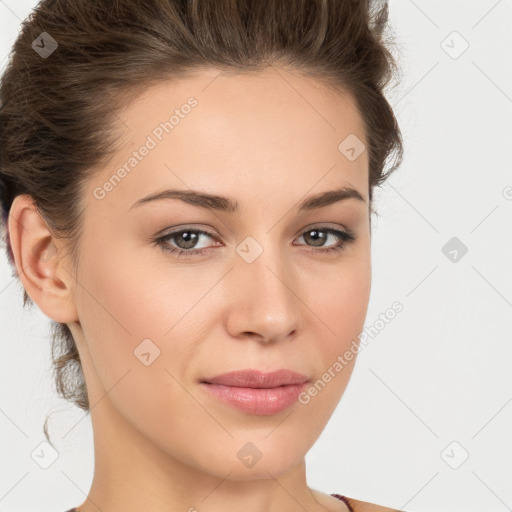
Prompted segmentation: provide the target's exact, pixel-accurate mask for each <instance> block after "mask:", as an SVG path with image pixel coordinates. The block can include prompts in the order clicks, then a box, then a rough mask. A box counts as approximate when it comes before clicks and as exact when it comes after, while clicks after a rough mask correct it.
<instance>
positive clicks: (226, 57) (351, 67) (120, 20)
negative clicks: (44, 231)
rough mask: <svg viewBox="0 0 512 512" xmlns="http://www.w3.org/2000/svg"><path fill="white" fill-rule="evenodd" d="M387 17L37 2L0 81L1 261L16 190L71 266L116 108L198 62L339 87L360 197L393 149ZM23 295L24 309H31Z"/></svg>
mask: <svg viewBox="0 0 512 512" xmlns="http://www.w3.org/2000/svg"><path fill="white" fill-rule="evenodd" d="M387 25H388V7H387V3H386V2H384V3H383V2H382V1H380V2H375V1H371V0H116V1H112V2H92V1H91V0H73V1H69V0H43V1H41V2H40V3H39V4H38V6H37V7H36V8H35V9H34V11H33V12H32V13H31V14H30V15H29V17H28V18H27V19H26V20H25V21H24V22H23V24H22V27H21V31H20V34H19V36H18V38H17V40H16V42H15V43H14V46H13V51H12V53H11V55H10V59H9V62H8V65H7V68H6V70H5V72H4V74H3V76H2V78H1V91H0V101H1V106H0V193H1V197H0V200H1V204H2V210H3V222H2V228H3V229H2V231H3V238H4V239H5V243H6V248H7V255H8V258H9V261H10V263H11V264H12V265H13V266H14V259H13V254H12V250H11V247H10V243H9V234H8V232H7V218H8V214H9V210H10V208H11V205H12V202H13V200H14V198H15V197H16V196H17V195H19V194H29V195H30V196H31V197H32V198H33V199H34V202H35V205H36V208H37V210H38V211H39V213H40V214H41V216H42V217H43V218H44V219H45V221H46V222H47V224H48V227H49V228H50V229H51V231H52V234H54V235H55V236H57V237H59V238H63V239H65V241H66V247H67V248H69V250H70V254H71V256H72V264H73V265H74V268H75V270H76V268H77V265H78V247H79V245H78V242H79V239H80V221H81V214H82V202H81V201H82V200H83V197H82V195H81V191H82V188H81V187H82V186H83V184H84V183H85V182H86V180H88V179H89V178H90V177H91V175H92V173H93V172H94V169H95V168H98V166H100V165H104V164H105V163H107V162H108V161H109V157H110V156H111V155H112V154H113V152H114V151H115V149H116V145H115V141H116V133H115V130H114V128H115V126H116V111H117V110H118V109H120V108H121V107H122V106H123V105H126V104H127V102H129V101H130V100H131V99H133V98H134V97H135V95H136V94H138V93H140V92H142V91H143V90H144V89H145V88H147V87H148V86H150V85H152V84H156V83H158V82H159V81H163V80H169V79H171V80H172V78H174V77H183V76H186V74H187V73H189V72H191V71H194V70H199V69H200V68H201V67H203V66H206V67H212V66H215V67H218V68H219V70H233V71H235V72H237V71H240V72H243V71H246V72H247V71H258V70H259V69H262V68H263V67H265V66H268V65H274V64H281V65H285V66H289V67H290V68H291V69H294V70H297V71H299V72H302V73H304V74H305V75H309V76H312V77H314V78H316V79H318V80H323V81H324V82H325V83H327V84H329V85H330V86H332V87H334V88H335V89H337V90H339V91H348V92H349V93H350V94H351V95H352V97H353V98H354V99H355V101H356V104H357V106H358V108H359V111H360V114H361V116H362V118H363V121H364V124H365V128H366V135H367V141H368V147H367V150H368V156H369V184H368V187H369V198H370V204H371V203H372V191H373V188H374V187H375V186H378V185H380V184H381V183H383V182H384V180H385V179H387V177H388V176H389V174H391V172H392V171H394V170H395V169H396V168H398V167H399V166H400V164H401V161H402V154H403V147H402V138H401V133H400V130H399V127H398V124H397V121H396V119H395V117H394V114H393V111H392V108H391V106H390V105H389V103H388V101H387V100H386V98H385V97H384V89H385V88H386V87H387V86H388V84H389V83H390V79H391V78H392V77H393V76H394V75H395V74H397V72H399V69H398V66H397V65H396V62H395V60H394V58H393V56H392V54H391V51H390V49H389V48H388V45H389V44H390V43H392V42H393V41H392V39H391V38H390V37H389V33H388V30H386V29H387ZM43 32H45V33H47V34H49V36H51V37H52V38H53V39H54V40H55V41H56V44H57V45H58V46H57V48H55V49H54V51H53V52H52V53H51V54H49V55H46V56H44V55H41V53H40V52H38V51H36V48H35V47H34V46H33V45H34V42H35V41H38V40H41V39H40V38H41V37H43V38H45V41H46V48H47V49H51V48H52V47H51V44H50V43H51V40H50V39H49V38H48V37H47V36H41V34H42V33H43ZM49 41H50V43H49ZM37 46H38V47H43V46H44V43H43V42H41V43H40V44H38V45H37ZM392 156H394V159H393V160H392V159H391V157H392ZM386 163H391V164H392V165H390V166H389V169H388V172H387V173H384V168H385V164H386ZM14 272H15V274H14V275H15V276H16V277H18V278H19V275H18V274H17V273H16V269H15V270H14ZM23 294H24V295H23V306H24V307H25V306H26V305H27V303H30V304H32V300H31V299H30V297H29V296H28V294H27V293H26V291H25V290H23ZM51 330H52V357H53V364H54V378H55V383H56V385H57V391H58V393H59V394H60V395H61V396H62V397H63V398H65V399H67V400H69V401H71V402H73V403H75V404H76V405H77V406H78V407H80V408H81V409H83V410H85V411H89V401H88V397H87V389H86V384H85V381H84V378H83V373H82V369H81V364H80V358H79V354H78V351H77V348H76V345H75V342H74V340H73V337H72V335H71V331H70V330H69V328H68V326H67V325H66V324H60V323H57V322H55V321H52V325H51ZM45 434H46V423H45ZM47 438H48V436H47Z"/></svg>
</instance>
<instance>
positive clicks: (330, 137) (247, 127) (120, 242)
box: [70, 68, 371, 480]
mask: <svg viewBox="0 0 512 512" xmlns="http://www.w3.org/2000/svg"><path fill="white" fill-rule="evenodd" d="M218 73H219V72H218V71H216V70H215V71H210V70H209V71H207V70H205V71H204V73H202V74H201V75H198V76H196V77H194V78H186V79H182V80H180V81H178V82H172V83H171V82H169V83H165V84H160V85H158V86H154V87H152V88H151V89H149V90H146V91H145V92H144V94H143V95H142V96H140V97H138V98H137V99H136V100H134V101H133V102H132V103H130V105H129V106H128V107H127V108H126V109H125V110H123V111H122V112H120V113H119V133H120V137H121V139H120V140H121V141H122V142H123V148H124V149H122V150H119V151H118V152H117V154H116V155H115V160H114V161H113V162H112V163H111V164H109V166H108V168H104V169H100V170H99V171H98V173H97V174H96V175H95V176H94V178H91V180H90V181H89V182H88V183H87V190H86V193H85V195H84V197H83V201H84V205H85V206H86V209H85V210H84V213H83V215H84V217H83V232H82V236H81V239H80V252H79V254H80V264H79V268H78V274H77V275H76V288H75V289H74V292H73V293H74V295H73V297H74V301H75V305H76V310H77V313H78V319H77V322H75V323H72V324H70V327H71V329H72V332H73V334H74V336H75V339H76V340H77V343H78V347H79V351H80V356H81V359H82V364H83V370H84V374H85V377H86V381H87V386H88V391H89V400H90V405H91V408H92V409H91V416H92V418H93V425H94V428H95V437H96V442H97V443H100V442H102V443H105V444H106V443H107V442H108V443H109V444H108V446H109V447H110V448H109V449H111V450H113V447H114V446H115V445H116V443H117V446H119V447H121V446H122V447H125V448H126V449H128V447H129V450H131V452H132V455H131V456H133V451H134V450H135V451H136V450H145V452H146V453H151V454H152V457H153V458H158V459H159V462H160V463H161V464H167V461H168V460H173V461H179V462H180V463H183V464H185V465H186V466H188V467H192V468H195V469H199V470H201V471H206V472H208V473H210V474H214V475H217V476H219V477H222V478H224V477H225V476H226V475H227V474H228V473H229V474H230V478H231V479H235V480H249V479H258V478H268V473H270V474H272V475H273V476H278V475H280V474H283V473H284V472H286V471H288V470H289V469H290V468H292V467H294V466H296V465H297V464H298V463H299V462H301V461H302V460H303V458H304V455H305V454H306V452H307V451H308V450H309V448H310V447H311V446H312V445H313V444H314V442H315V441H316V439H317V438H318V437H319V435H320V433H321V431H322V430H323V428H324V426H325V425H326V423H327V421H328V420H329V418H330V416H331V415H332V413H333V411H334V409H335V408H336V406H337V404H338V402H339V400H340V398H341V396H342V394H343V392H344V390H345V388H346V386H347V383H348V380H349V378H350V375H351V372H352V369H353V364H354V361H355V358H353V357H351V356H350V353H351V354H352V356H354V354H355V352H356V349H355V348H354V347H355V344H354V343H353V342H354V340H356V341H357V336H358V334H359V333H360V332H361V331H362V329H363V324H364V320H365V315H366V311H367V305H368V300H369V294H370V284H371V260H370V226H369V222H370V219H369V204H368V156H367V152H366V151H364V150H363V149H362V148H363V146H362V144H366V139H365V135H364V126H363V122H362V120H361V118H360V117H359V114H358V112H357V110H356V108H355V105H354V103H353V102H352V101H351V100H350V98H348V97H346V96H341V95H340V94H335V93H333V92H329V91H328V90H327V89H325V88H324V87H321V86H320V85H319V84H318V83H316V82H314V81H312V80H311V79H309V78H304V77H300V76H299V75H292V74H290V73H288V72H285V71H284V70H283V69H279V70H277V69H275V68H267V70H265V71H263V72H258V73H257V74H252V75H249V74H244V75H242V74H240V75H236V76H235V75H231V76H229V75H223V74H221V75H219V76H217V75H218ZM166 123H167V124H166ZM347 137H348V139H347ZM123 169H124V170H123ZM343 188H346V189H353V190H355V191H356V193H354V192H352V194H349V195H348V196H347V197H346V198H345V199H339V197H338V200H337V201H334V202H332V201H317V203H316V204H315V203H313V204H312V205H310V206H312V207H309V208H304V209H300V206H301V204H302V203H303V202H304V201H306V200H307V199H308V198H310V197H313V196H317V195H319V194H324V193H327V192H332V191H338V190H341V189H343ZM165 190H174V191H182V192H190V191H192V190H193V191H196V192H197V193H198V194H209V195H213V196H223V197H225V198H229V201H231V202H233V203H235V202H236V203H237V205H238V210H237V211H236V212H233V211H230V210H229V209H227V208H221V207H220V206H226V204H227V200H223V201H218V200H215V201H213V200H209V201H201V205H202V206H200V205H199V201H196V204H190V203H187V202H185V201H183V200H180V199H179V198H176V197H174V198H170V196H169V197H167V198H165V197H164V198H160V199H156V200H147V201H142V202H141V199H143V198H147V196H150V195H152V194H155V193H162V192H163V191H165ZM357 193H358V194H359V195H360V196H361V198H357V197H356V196H357ZM331 229H332V230H336V231H328V230H331ZM179 230H182V232H181V233H178V234H175V236H174V237H169V236H168V237H167V238H166V239H164V240H161V241H160V243H157V242H156V241H155V240H156V239H158V238H162V237H164V236H165V235H169V234H170V233H172V232H177V231H179ZM198 230H203V231H205V232H206V233H207V234H202V233H200V232H198ZM339 231H341V232H346V231H348V232H350V233H352V234H353V236H354V239H353V240H347V241H344V240H343V238H342V237H341V235H337V234H336V233H337V232H339ZM341 244H344V245H343V248H342V250H334V249H333V248H335V247H337V246H340V245H341ZM329 248H330V249H332V250H331V251H329V252H325V249H329ZM172 249H175V250H181V251H184V252H186V251H188V252H189V253H192V252H193V251H194V250H196V251H198V250H203V249H204V251H203V252H202V253H196V254H191V255H180V256H178V255H177V253H172V252H170V251H171V250H172ZM322 249H324V251H322ZM347 351H348V353H347ZM354 357H355V356H354ZM341 361H343V362H341ZM242 369H258V370H261V371H263V372H270V371H274V370H277V369H289V370H293V371H295V372H299V373H300V374H303V375H305V376H307V378H308V379H309V384H308V385H307V386H306V387H305V388H304V389H303V390H302V391H303V393H301V395H300V396H299V400H296V401H294V403H293V404H291V405H289V406H288V407H285V408H284V409H282V410H274V411H273V412H272V410H269V411H267V412H268V413H267V414H263V413H262V411H261V410H249V409H244V410H241V409H239V408H237V407H234V406H233V405H232V404H230V403H227V402H224V401H222V400H220V399H218V398H217V397H216V396H214V395H213V394H211V393H210V392H209V391H208V390H207V389H206V386H207V385H205V384H201V381H203V380H204V379H208V378H212V377H214V376H216V375H220V374H224V373H227V372H231V371H234V370H242ZM319 380H320V384H318V383H317V381H319ZM315 383H317V384H316V393H315V390H313V391H312V392H311V393H310V392H308V389H310V388H314V387H315V386H314V384H315ZM255 393H259V392H255ZM274 393H275V392H274ZM250 404H251V403H249V406H250ZM118 453H119V452H118Z"/></svg>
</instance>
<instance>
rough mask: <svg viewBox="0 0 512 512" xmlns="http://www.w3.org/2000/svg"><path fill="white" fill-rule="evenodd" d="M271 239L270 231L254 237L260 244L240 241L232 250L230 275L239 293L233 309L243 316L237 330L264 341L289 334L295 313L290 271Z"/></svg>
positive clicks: (296, 313)
mask: <svg viewBox="0 0 512 512" xmlns="http://www.w3.org/2000/svg"><path fill="white" fill-rule="evenodd" d="M273 235H274V236H273ZM275 235H276V233H274V232H273V231H271V232H270V233H267V234H264V235H257V236H258V239H259V240H262V241H259V240H256V237H252V236H248V237H247V238H246V239H244V240H243V241H242V242H241V243H240V244H239V245H238V246H237V248H236V251H237V259H236V260H235V261H236V263H235V272H234V274H235V275H234V282H235V283H236V286H237V287H239V289H238V290H237V292H236V300H235V301H234V302H233V306H234V307H235V309H239V312H240V311H244V312H245V314H244V315H243V318H244V320H243V322H242V324H240V325H238V328H239V329H241V330H242V331H245V332H247V331H251V332H255V333H258V334H261V335H262V336H264V337H265V338H267V339H269V338H275V337H280V336H286V335H287V334H288V333H289V332H291V331H293V330H294V329H295V328H296V326H297V319H298V313H299V311H298V304H297V298H296V297H295V294H294V293H293V282H292V281H293V270H292V267H291V266H290V264H289V262H287V260H286V257H287V256H286V253H285V252H283V251H282V247H281V245H280V242H279V240H277V238H276V236H275ZM235 316H238V315H235Z"/></svg>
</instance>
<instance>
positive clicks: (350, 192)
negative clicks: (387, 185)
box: [129, 186, 366, 213]
mask: <svg viewBox="0 0 512 512" xmlns="http://www.w3.org/2000/svg"><path fill="white" fill-rule="evenodd" d="M162 199H179V200H180V201H183V202H185V203H188V204H191V205H193V206H199V207H201V208H206V209H208V210H217V211H221V212H226V213H240V204H239V203H238V202H237V201H236V200H233V199H230V198H229V197H224V196H219V195H215V194H207V193H205V192H199V191H197V190H191V189H189V190H163V191H162V192H155V193H153V194H149V195H147V196H145V197H143V198H142V199H139V200H138V201H136V202H135V203H134V204H132V206H131V207H130V208H129V209H130V210H131V209H133V208H136V207H138V206H141V205H143V204H147V203H150V202H153V201H159V200H162ZM347 199H356V200H357V201H360V202H363V203H366V200H365V199H364V197H363V196H362V195H361V193H360V192H358V191H357V190H356V189H355V188H352V187H350V186H346V187H341V188H338V189H335V190H328V191H326V192H320V193H318V194H315V195H312V196H309V197H307V198H306V199H304V200H303V201H302V202H301V203H299V206H298V210H299V211H301V212H302V211H310V210H315V209H317V208H322V207H324V206H329V205H331V204H334V203H337V202H340V201H346V200H347Z"/></svg>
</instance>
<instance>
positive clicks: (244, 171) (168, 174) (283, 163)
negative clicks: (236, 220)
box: [93, 66, 368, 205]
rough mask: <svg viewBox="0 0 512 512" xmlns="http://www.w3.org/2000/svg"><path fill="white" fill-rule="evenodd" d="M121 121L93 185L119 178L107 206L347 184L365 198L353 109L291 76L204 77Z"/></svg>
mask: <svg viewBox="0 0 512 512" xmlns="http://www.w3.org/2000/svg"><path fill="white" fill-rule="evenodd" d="M118 119H119V124H118V129H119V133H120V139H119V142H120V147H121V149H120V150H119V151H118V153H117V154H116V155H115V158H114V160H113V161H112V162H111V163H110V164H109V166H108V169H104V172H101V173H100V175H99V176H98V177H97V178H96V179H95V182H94V184H93V185H94V186H98V185H100V186H101V185H102V184H103V183H105V182H106V180H109V178H110V177H112V175H113V173H116V171H117V170H118V169H120V168H121V167H123V168H124V169H125V172H122V173H121V174H122V175H123V178H122V179H121V180H117V179H116V180H114V181H115V184H114V186H113V187H110V189H112V188H115V191H114V190H112V192H109V196H111V197H110V198H109V201H114V200H116V201H121V202H123V203H125V204H128V203H129V205H131V204H132V203H133V202H134V201H136V200H137V199H138V198H140V197H142V195H144V193H151V192H154V191H155V190H156V189H158V188H165V186H169V187H174V188H176V187H177V186H179V187H180V188H184V189H185V188H188V187H190V188H195V189H201V190H203V191H208V192H211V193H216V192H220V190H221V189H222V192H223V193H227V191H228V189H232V194H231V195H233V196H237V195H238V194H237V193H236V191H240V190H241V189H243V188H247V187H248V188H252V189H253V190H254V187H258V188H259V189H260V188H262V187H263V188H265V187H266V186H268V187H270V186H271V187H272V189H282V188H284V189H286V188H289V187H290V186H293V187H296V188H297V189H298V192H300V191H301V190H302V189H303V193H306V192H307V191H308V190H309V189H311V188H312V187H313V186H314V185H315V183H318V188H317V189H316V190H314V191H316V192H318V191H320V190H325V189H328V188H329V187H337V186H339V185H343V184H344V183H350V184H351V185H352V186H353V187H354V188H357V189H358V190H359V191H360V192H361V193H362V194H363V195H364V196H365V197H367V188H368V157H367V152H366V151H363V152H362V153H361V154H360V156H359V157H358V158H357V159H350V158H347V155H346V153H344V150H345V149H346V147H345V146H347V144H348V145H350V143H352V145H353V142H354V141H356V144H359V146H358V148H357V149H358V150H359V149H360V148H362V147H365V146H366V147H367V141H366V135H365V127H364V123H363V120H362V119H361V117H360V114H359V112H358V109H357V107H356V105H355V102H354V101H353V99H352V97H351V96H350V95H348V94H347V93H346V92H344V91H343V90H342V89H340V90H336V91H334V90H332V89H330V88H328V87H326V86H325V85H324V84H321V83H319V82H318V81H316V80H314V79H312V78H310V77H305V76H304V75H300V74H298V73H297V72H294V73H292V72H289V71H285V70H284V69H281V68H275V67H273V66H271V67H269V68H266V69H265V70H263V71H258V72H250V73H237V74H234V73H226V72H224V73H223V72H221V71H220V70H218V69H204V70H202V71H201V72H197V73H195V74H194V75H192V76H188V77H186V78H180V79H178V80H169V81H166V82H162V83H159V84H156V85H153V86H151V87H149V88H147V89H146V90H144V91H142V93H141V94H139V95H138V96H137V97H135V98H134V99H133V100H132V101H129V102H128V103H127V104H126V106H125V108H124V109H123V110H121V111H120V112H119V113H118ZM345 141H349V142H348V143H346V142H345ZM144 147H147V148H150V149H149V150H147V149H146V150H145V149H144ZM141 150H142V151H141ZM134 153H138V155H136V156H134ZM140 153H144V155H142V156H141V155H140ZM319 180H321V181H322V183H319ZM111 181H112V180H111ZM314 191H313V192H314Z"/></svg>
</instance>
